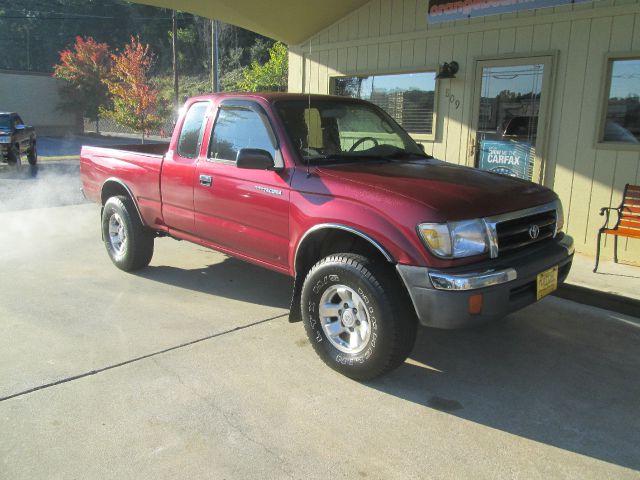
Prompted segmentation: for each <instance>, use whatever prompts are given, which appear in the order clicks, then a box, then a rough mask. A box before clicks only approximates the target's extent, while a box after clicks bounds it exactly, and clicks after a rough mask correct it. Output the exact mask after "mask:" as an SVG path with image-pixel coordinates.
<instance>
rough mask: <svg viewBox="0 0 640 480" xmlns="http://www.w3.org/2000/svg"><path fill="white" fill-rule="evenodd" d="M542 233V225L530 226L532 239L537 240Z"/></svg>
mask: <svg viewBox="0 0 640 480" xmlns="http://www.w3.org/2000/svg"><path fill="white" fill-rule="evenodd" d="M539 235H540V227H539V226H538V225H530V226H529V236H530V237H531V240H535V239H536V238H538V236H539Z"/></svg>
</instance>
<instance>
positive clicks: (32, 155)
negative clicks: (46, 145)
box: [27, 141, 38, 165]
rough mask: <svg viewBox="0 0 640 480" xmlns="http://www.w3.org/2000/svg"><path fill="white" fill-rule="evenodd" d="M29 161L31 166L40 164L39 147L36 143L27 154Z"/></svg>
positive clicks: (33, 143) (32, 144)
mask: <svg viewBox="0 0 640 480" xmlns="http://www.w3.org/2000/svg"><path fill="white" fill-rule="evenodd" d="M27 160H29V165H35V164H36V163H38V147H37V146H36V142H35V141H34V142H32V143H31V147H30V148H29V152H28V153H27Z"/></svg>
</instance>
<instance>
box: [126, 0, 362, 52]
mask: <svg viewBox="0 0 640 480" xmlns="http://www.w3.org/2000/svg"><path fill="white" fill-rule="evenodd" d="M134 1H135V2H136V3H143V4H146V5H154V6H156V7H164V8H171V9H176V10H180V11H183V12H189V13H193V14H195V15H200V16H202V17H207V18H213V19H217V20H222V21H223V22H226V23H231V24H233V25H237V26H239V27H242V28H246V29H248V30H252V31H254V32H257V33H260V34H262V35H265V36H267V37H271V38H274V39H276V40H280V41H282V42H284V43H287V44H292V45H295V44H299V43H302V42H303V41H304V40H306V39H308V38H309V37H311V36H312V35H314V34H315V33H317V32H319V31H320V30H322V29H323V28H325V27H328V26H329V25H331V24H333V23H334V22H336V21H337V20H339V19H341V18H342V17H344V16H345V15H347V14H348V13H350V12H352V11H354V10H355V9H357V8H358V7H361V6H362V5H364V4H365V3H367V1H368V0H320V1H318V0H134Z"/></svg>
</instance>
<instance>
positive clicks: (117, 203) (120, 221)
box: [102, 195, 154, 272]
mask: <svg viewBox="0 0 640 480" xmlns="http://www.w3.org/2000/svg"><path fill="white" fill-rule="evenodd" d="M102 237H103V239H104V244H105V247H106V248H107V253H108V254H109V258H111V261H112V262H113V264H114V265H115V266H116V267H118V268H119V269H120V270H124V271H125V272H131V271H134V270H139V269H141V268H144V267H146V266H147V265H149V262H151V258H152V257H153V241H154V235H153V232H151V231H150V230H148V229H147V228H145V226H144V225H143V224H142V222H141V221H140V218H139V217H138V213H137V212H136V209H135V206H134V205H133V202H132V201H131V199H130V198H129V197H126V196H124V195H119V196H116V197H111V198H109V200H107V202H106V203H105V204H104V208H103V210H102Z"/></svg>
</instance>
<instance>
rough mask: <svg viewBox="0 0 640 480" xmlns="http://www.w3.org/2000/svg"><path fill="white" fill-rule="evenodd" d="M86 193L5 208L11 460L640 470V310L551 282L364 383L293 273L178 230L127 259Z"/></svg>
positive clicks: (262, 471)
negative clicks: (627, 312) (111, 245)
mask: <svg viewBox="0 0 640 480" xmlns="http://www.w3.org/2000/svg"><path fill="white" fill-rule="evenodd" d="M61 168H62V167H61ZM65 168H66V167H65ZM65 168H62V170H64V169H65ZM44 171H46V170H44ZM74 175H75V174H74V173H72V172H71V171H70V173H68V175H63V178H64V179H66V180H61V181H60V186H66V185H67V184H69V185H71V184H72V183H73V182H72V180H73V178H74ZM43 178H44V177H39V176H36V177H34V178H32V179H24V178H23V179H22V181H24V182H25V183H23V184H22V187H20V188H15V189H14V190H12V193H11V196H16V198H13V199H12V200H11V202H12V203H11V204H13V205H23V204H24V203H25V202H27V201H28V199H27V198H23V197H22V196H23V195H26V194H27V193H26V192H30V191H33V190H31V189H30V188H29V187H27V183H28V182H29V181H32V182H35V183H37V182H40V181H42V179H43ZM15 180H16V179H11V178H8V179H7V178H3V175H2V174H1V173H0V193H2V192H6V186H7V185H9V184H11V182H14V181H15ZM76 181H77V178H76ZM37 188H39V187H35V186H34V187H33V189H37ZM2 196H3V197H6V195H5V194H4V193H2ZM62 197H63V198H64V195H62ZM49 198H51V199H53V198H58V197H49ZM52 201H53V200H52ZM70 203H73V202H70ZM75 203H76V204H75V205H66V206H57V207H50V208H39V206H38V207H36V208H30V209H20V210H19V209H18V208H19V207H16V208H13V207H10V206H9V207H8V206H7V204H6V203H5V204H3V205H4V211H2V212H0V224H1V225H2V229H0V270H1V273H2V274H1V275H0V325H2V331H3V334H2V335H0V432H2V434H1V435H0V478H2V479H5V478H6V479H12V480H13V479H40V478H42V479H45V478H46V479H51V478H53V479H55V478H92V479H94V478H95V479H99V478H114V479H125V478H132V479H133V478H135V479H144V478H153V479H160V478H216V479H223V478H228V479H235V478H243V479H244V478H256V479H266V478H278V479H279V478H300V479H307V478H318V479H326V478H385V479H386V478H398V479H410V478H416V479H417V478H473V479H477V478H491V479H494V478H526V479H532V478H544V479H548V478H580V479H586V478H594V479H601V478H615V479H626V478H629V479H632V478H633V479H637V478H640V411H639V410H638V399H639V398H640V349H639V348H638V345H639V344H640V320H638V319H637V318H632V317H627V316H624V315H620V314H615V313H612V312H608V311H606V310H600V309H597V308H593V307H587V306H582V305H579V304H576V303H573V302H570V301H567V300H563V299H559V298H553V297H549V298H546V299H544V300H543V301H542V302H540V303H539V304H536V305H534V306H531V307H529V308H527V309H525V310H522V311H521V312H517V313H515V314H513V315H511V316H509V317H507V318H506V319H504V320H502V321H499V322H496V323H493V324H490V325H487V326H484V327H481V328H476V329H471V330H464V331H437V330H427V329H422V328H421V329H419V338H418V342H417V344H416V347H415V349H414V351H413V353H412V354H411V356H410V358H409V360H408V361H407V362H406V363H405V364H404V365H403V366H402V367H400V368H399V369H398V370H396V371H394V372H392V373H391V374H389V375H387V376H386V377H383V378H381V379H379V380H375V381H371V382H367V383H358V382H354V381H351V380H349V379H346V378H344V377H342V376H340V375H338V374H337V373H335V372H333V371H332V370H330V369H329V368H327V367H326V366H324V364H323V363H322V362H321V361H320V360H318V358H317V357H316V355H315V354H314V352H313V349H312V347H311V346H310V344H309V342H308V341H307V339H306V337H305V334H304V330H303V328H302V325H300V324H289V323H288V321H287V308H288V302H289V293H290V289H291V280H290V279H289V278H287V277H284V276H282V275H279V274H276V273H272V272H269V271H267V270H264V269H261V268H258V267H255V266H252V265H249V264H246V263H243V262H240V261H238V260H235V259H232V258H228V257H226V256H224V255H221V254H218V253H215V252H211V251H209V250H206V249H204V248H202V247H199V246H196V245H192V244H189V243H187V242H176V241H174V240H171V239H168V238H164V239H159V240H157V241H156V252H155V255H154V258H153V261H152V263H151V265H150V266H149V267H148V268H147V269H145V270H142V271H140V272H139V273H136V274H126V273H124V272H121V271H119V270H117V269H116V268H115V267H114V266H113V265H112V264H111V262H110V261H109V259H108V257H107V254H106V252H105V250H104V246H103V245H102V243H101V240H100V231H99V221H98V216H99V207H98V206H97V205H93V204H77V202H75ZM50 205H51V204H50Z"/></svg>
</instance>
